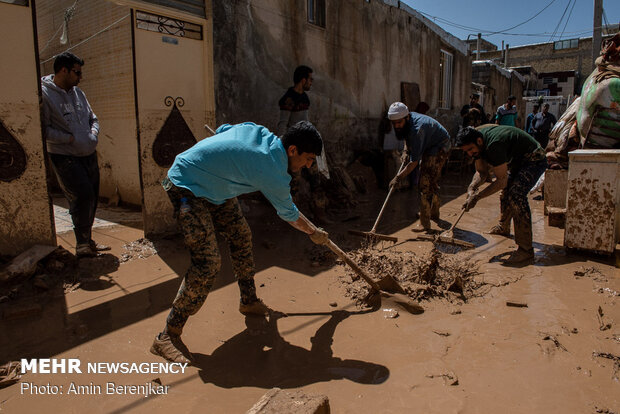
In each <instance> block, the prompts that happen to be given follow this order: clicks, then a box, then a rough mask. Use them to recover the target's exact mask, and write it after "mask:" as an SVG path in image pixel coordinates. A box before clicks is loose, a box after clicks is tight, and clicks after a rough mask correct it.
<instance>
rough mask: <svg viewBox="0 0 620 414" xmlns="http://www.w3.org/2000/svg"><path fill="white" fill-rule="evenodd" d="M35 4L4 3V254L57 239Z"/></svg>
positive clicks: (0, 115) (0, 111)
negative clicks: (47, 163)
mask: <svg viewBox="0 0 620 414" xmlns="http://www.w3.org/2000/svg"><path fill="white" fill-rule="evenodd" d="M31 7H32V5H30V6H21V5H16V4H9V3H0V39H2V41H0V56H2V57H3V64H2V65H0V90H1V91H2V93H0V254H2V255H15V254H18V253H21V252H22V251H23V250H25V249H27V248H29V247H30V246H32V245H34V244H51V245H55V244H56V238H55V234H54V227H53V224H52V213H51V207H50V206H51V202H50V200H49V196H48V193H47V181H46V176H45V159H44V156H43V153H44V152H43V140H42V137H41V120H40V114H39V92H38V91H39V87H38V75H37V64H36V52H35V40H34V27H33V16H32V10H31Z"/></svg>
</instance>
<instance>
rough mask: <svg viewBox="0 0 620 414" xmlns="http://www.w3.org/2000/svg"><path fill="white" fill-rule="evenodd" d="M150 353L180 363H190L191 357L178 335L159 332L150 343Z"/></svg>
mask: <svg viewBox="0 0 620 414" xmlns="http://www.w3.org/2000/svg"><path fill="white" fill-rule="evenodd" d="M151 353H152V354H154V355H159V356H160V357H162V358H164V359H165V360H167V361H170V362H178V363H181V364H191V363H192V359H193V358H192V354H191V353H190V352H189V349H187V347H186V346H185V344H184V343H183V341H181V337H180V336H177V335H169V334H165V333H160V334H158V335H157V336H156V337H155V340H154V341H153V345H151Z"/></svg>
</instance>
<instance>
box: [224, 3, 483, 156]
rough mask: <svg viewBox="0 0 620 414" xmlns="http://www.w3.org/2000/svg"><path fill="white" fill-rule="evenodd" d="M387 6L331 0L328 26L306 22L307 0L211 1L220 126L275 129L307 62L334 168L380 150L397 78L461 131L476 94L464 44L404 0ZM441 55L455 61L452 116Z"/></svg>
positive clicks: (314, 117) (314, 113)
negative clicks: (442, 98)
mask: <svg viewBox="0 0 620 414" xmlns="http://www.w3.org/2000/svg"><path fill="white" fill-rule="evenodd" d="M385 3H387V2H385ZM385 3H384V2H380V1H372V2H364V1H354V0H342V1H327V2H326V5H327V6H326V7H327V8H326V13H325V16H326V19H325V20H326V25H325V26H326V27H325V28H322V27H319V26H316V25H313V24H311V23H308V19H307V2H306V1H301V0H297V1H287V0H286V1H285V0H256V1H250V0H234V1H226V2H223V1H218V2H214V54H215V58H214V61H215V68H216V71H215V73H216V87H215V92H216V108H217V112H216V117H217V122H218V124H221V123H226V122H227V123H236V122H242V121H253V122H257V123H260V124H263V125H265V126H267V127H269V128H272V129H275V126H276V123H277V120H278V105H277V103H278V99H279V98H280V96H281V95H282V94H283V93H284V91H285V90H286V88H288V87H289V86H291V85H292V83H293V79H292V77H293V75H292V74H293V70H294V68H295V67H296V66H297V65H300V64H305V65H308V66H310V67H312V68H313V69H314V79H315V81H314V85H313V87H312V90H311V91H310V92H309V97H310V100H311V107H310V120H311V121H312V122H313V123H315V124H316V125H317V127H318V128H319V130H320V131H321V133H322V134H323V137H324V138H325V140H326V148H327V152H328V153H329V155H330V157H331V158H332V161H333V162H336V163H341V164H342V163H347V162H348V161H350V159H351V158H352V156H353V152H354V151H355V150H357V149H371V148H380V141H379V121H380V118H381V117H382V115H383V114H384V111H385V110H386V109H387V107H388V106H389V104H390V103H391V102H393V101H395V100H400V98H401V95H400V90H401V89H400V88H401V86H400V84H401V82H415V83H417V84H419V86H420V96H421V100H423V101H425V102H427V103H428V104H429V105H430V107H431V110H430V112H429V114H430V115H432V116H435V117H437V118H438V119H439V120H440V122H442V123H444V124H445V125H446V127H447V128H448V129H449V130H450V131H451V132H452V133H456V129H457V125H458V122H459V116H458V110H459V109H460V107H461V105H463V104H464V103H466V102H467V101H468V96H469V93H470V81H471V66H470V64H471V60H470V57H469V56H467V55H466V54H464V53H463V52H462V51H461V50H465V51H466V46H465V45H464V43H463V42H460V41H459V40H458V39H456V38H454V37H453V36H451V35H449V34H447V33H445V32H441V29H439V30H440V32H439V34H438V32H437V31H436V30H437V29H436V28H435V29H434V30H433V29H432V28H431V27H429V25H427V24H425V23H423V22H422V20H420V18H419V17H417V16H415V15H413V14H411V13H410V12H408V11H406V10H403V9H401V8H398V5H399V3H400V2H391V3H394V4H395V5H396V7H394V6H390V5H388V4H385ZM401 7H405V6H401ZM455 45H456V46H457V47H458V49H457V48H456V47H455ZM461 45H462V47H461ZM442 49H443V50H445V51H448V52H450V53H452V54H453V56H454V61H453V83H452V104H451V108H450V109H447V110H446V109H438V106H439V105H438V101H439V79H440V58H441V50H442ZM412 109H413V108H412Z"/></svg>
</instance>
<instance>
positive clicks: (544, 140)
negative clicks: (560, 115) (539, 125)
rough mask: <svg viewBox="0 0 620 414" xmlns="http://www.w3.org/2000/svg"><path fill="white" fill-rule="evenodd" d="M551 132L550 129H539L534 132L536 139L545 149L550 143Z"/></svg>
mask: <svg viewBox="0 0 620 414" xmlns="http://www.w3.org/2000/svg"><path fill="white" fill-rule="evenodd" d="M549 132H550V131H537V132H535V133H534V139H535V140H536V141H538V143H539V144H540V147H541V148H542V149H543V150H544V149H545V148H547V144H549Z"/></svg>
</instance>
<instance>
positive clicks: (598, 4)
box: [592, 0, 603, 70]
mask: <svg viewBox="0 0 620 414" xmlns="http://www.w3.org/2000/svg"><path fill="white" fill-rule="evenodd" d="M602 26H603V0H594V22H593V27H592V70H594V68H595V65H594V61H595V60H596V58H597V57H598V55H599V54H600V53H601V38H602V36H601V33H602V31H603V27H602Z"/></svg>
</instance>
